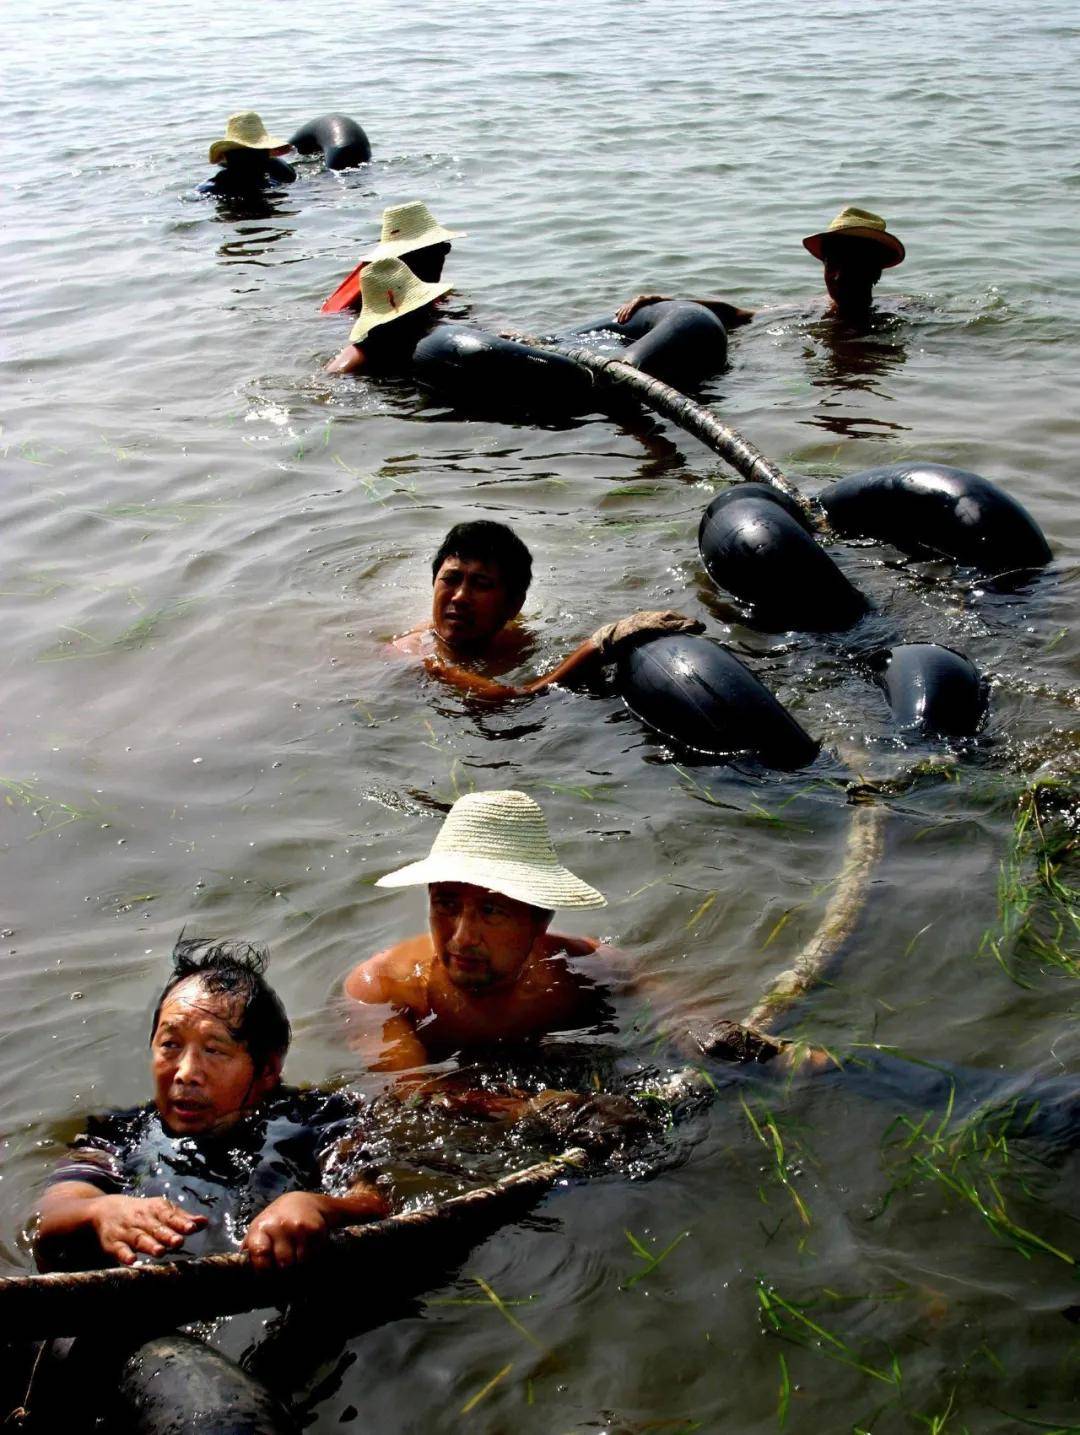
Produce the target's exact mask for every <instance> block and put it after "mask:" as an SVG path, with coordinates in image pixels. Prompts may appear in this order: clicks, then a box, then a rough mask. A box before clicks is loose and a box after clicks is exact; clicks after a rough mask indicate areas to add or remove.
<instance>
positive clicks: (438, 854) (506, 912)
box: [345, 792, 606, 1071]
mask: <svg viewBox="0 0 1080 1435" xmlns="http://www.w3.org/2000/svg"><path fill="white" fill-rule="evenodd" d="M376 885H377V886H379V887H414V886H426V887H427V892H428V931H426V932H422V933H418V934H417V935H416V936H413V937H407V938H406V939H405V940H404V941H401V942H397V943H395V944H394V946H392V947H388V948H387V949H386V950H385V951H382V952H378V953H376V954H375V955H374V956H372V957H369V958H368V959H367V960H366V961H364V962H361V963H360V964H359V966H357V967H354V968H353V970H352V971H351V972H350V973H349V975H348V977H347V978H346V981H345V992H346V995H347V996H348V997H349V998H351V999H352V1001H354V1002H357V1003H360V1004H362V1007H358V1008H357V1009H356V1011H357V1014H361V1012H362V1011H365V1010H367V1009H374V1010H373V1012H369V1013H368V1014H369V1015H374V1016H375V1018H376V1020H377V1021H378V1023H379V1025H380V1029H379V1031H378V1032H377V1033H376V1035H375V1039H374V1041H372V1042H367V1043H365V1044H366V1045H367V1046H368V1048H369V1050H368V1051H367V1054H368V1055H369V1056H370V1058H371V1061H370V1064H371V1067H372V1069H373V1070H378V1071H404V1070H408V1069H411V1068H414V1067H418V1066H423V1065H425V1064H426V1063H427V1062H429V1061H433V1060H441V1059H442V1058H443V1057H445V1056H446V1055H448V1054H449V1053H452V1052H455V1051H458V1050H461V1049H463V1048H469V1047H477V1046H482V1047H487V1046H491V1045H493V1044H496V1043H499V1042H521V1041H524V1040H527V1039H529V1038H533V1037H537V1036H540V1035H542V1034H544V1033H546V1032H550V1031H558V1030H567V1029H570V1028H573V1027H576V1026H581V1025H584V1024H586V1023H588V1022H589V1021H590V1020H591V1019H593V1016H592V1014H593V1013H594V1012H595V1009H596V996H597V987H596V983H595V982H594V981H593V980H592V979H591V978H590V977H589V976H588V975H587V974H586V973H584V972H582V971H580V970H579V969H578V968H577V967H576V965H575V959H577V958H581V957H589V956H592V955H594V954H595V953H596V952H597V950H598V948H599V946H600V943H599V942H598V941H596V940H595V939H593V938H591V937H567V936H561V935H559V934H557V933H555V932H551V931H549V927H550V924H551V920H552V917H553V915H554V913H555V911H556V910H564V911H565V910H574V911H577V910H583V909H590V908H595V907H603V906H605V905H606V899H605V898H604V897H602V896H601V894H600V893H599V892H598V891H597V890H596V889H595V888H594V887H590V886H589V884H588V883H587V882H583V881H582V880H581V878H579V877H576V876H575V875H574V874H573V873H572V872H570V871H569V870H568V869H567V868H566V867H565V866H563V864H562V863H561V862H560V861H559V859H558V856H557V855H556V852H555V848H554V845H553V844H552V841H551V837H550V835H549V833H548V828H547V823H546V821H545V820H544V814H543V812H542V811H541V810H540V808H539V806H538V805H537V804H536V803H535V802H534V801H533V800H532V798H531V797H528V796H527V795H526V794H525V793H523V792H474V793H469V794H467V795H466V796H465V797H461V798H459V799H458V800H457V802H455V803H454V805H453V806H452V807H451V808H450V811H449V812H448V814H447V816H446V819H445V821H444V823H443V825H442V827H441V829H440V831H439V833H438V835H437V836H436V838H435V841H434V843H433V844H432V847H431V851H430V853H429V854H428V856H427V857H425V858H423V859H422V860H420V861H418V862H412V863H410V864H409V865H408V866H406V867H402V868H400V869H398V870H397V871H395V872H390V873H387V875H386V876H384V877H381V878H380V879H379V881H378V882H377V883H376Z"/></svg>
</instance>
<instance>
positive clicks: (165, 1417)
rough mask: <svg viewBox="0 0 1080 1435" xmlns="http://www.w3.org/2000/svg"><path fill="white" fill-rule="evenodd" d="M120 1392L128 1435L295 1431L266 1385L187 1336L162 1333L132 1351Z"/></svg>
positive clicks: (278, 1434) (288, 1434)
mask: <svg viewBox="0 0 1080 1435" xmlns="http://www.w3.org/2000/svg"><path fill="white" fill-rule="evenodd" d="M119 1395H120V1401H121V1406H122V1409H123V1413H124V1415H125V1417H126V1419H125V1423H124V1426H123V1428H124V1430H127V1431H131V1432H133V1435H297V1432H298V1430H299V1427H298V1426H297V1425H296V1423H295V1421H294V1420H293V1419H292V1417H291V1416H290V1415H289V1414H288V1413H287V1412H286V1410H285V1409H284V1407H283V1406H281V1405H280V1404H279V1403H278V1401H277V1400H275V1399H274V1397H273V1396H272V1395H271V1394H270V1392H269V1391H268V1390H267V1389H266V1387H265V1386H263V1385H260V1384H259V1382H258V1381H256V1380H254V1379H252V1377H251V1376H250V1375H248V1374H247V1372H246V1371H244V1370H241V1368H240V1367H239V1366H238V1365H236V1364H235V1363H234V1362H233V1361H231V1360H229V1359H227V1357H226V1356H224V1355H221V1354H219V1352H218V1351H216V1350H214V1349H212V1347H210V1346H209V1345H206V1344H205V1343H204V1342H203V1341H201V1340H196V1339H194V1337H192V1336H189V1335H179V1334H177V1335H163V1336H159V1337H158V1338H157V1339H155V1340H148V1341H147V1342H146V1343H145V1344H144V1345H141V1346H140V1347H139V1348H138V1350H136V1351H134V1352H133V1353H132V1354H131V1355H130V1356H129V1357H128V1359H127V1361H126V1362H125V1364H124V1368H123V1370H122V1371H121V1374H120V1383H119Z"/></svg>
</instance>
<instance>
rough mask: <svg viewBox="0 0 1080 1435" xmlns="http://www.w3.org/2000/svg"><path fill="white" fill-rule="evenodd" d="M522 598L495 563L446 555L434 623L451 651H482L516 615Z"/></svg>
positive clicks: (435, 589) (437, 587) (433, 608)
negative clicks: (511, 588)
mask: <svg viewBox="0 0 1080 1435" xmlns="http://www.w3.org/2000/svg"><path fill="white" fill-rule="evenodd" d="M522 601H523V597H522V595H520V594H517V593H511V592H510V590H509V588H508V587H507V585H506V580H505V578H504V577H503V575H502V572H501V570H500V569H499V568H498V566H497V565H496V564H494V563H485V562H483V560H481V559H479V558H455V557H449V558H444V559H443V561H442V563H441V565H440V566H439V571H438V572H437V573H436V575H435V583H434V587H433V589H432V598H431V626H432V628H433V629H434V631H435V635H436V637H437V638H438V639H439V641H440V642H441V643H443V644H444V645H445V646H446V647H447V648H448V649H450V650H451V651H452V652H456V653H476V652H481V651H483V650H484V649H485V648H487V647H488V646H489V645H490V644H491V642H492V641H493V639H494V638H495V636H496V634H497V633H499V632H501V630H502V629H503V628H504V627H505V626H506V624H507V623H509V622H510V620H511V618H515V617H516V616H517V614H518V613H519V612H520V611H521V604H522Z"/></svg>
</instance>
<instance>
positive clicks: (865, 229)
mask: <svg viewBox="0 0 1080 1435" xmlns="http://www.w3.org/2000/svg"><path fill="white" fill-rule="evenodd" d="M838 234H844V235H847V236H848V237H849V238H851V239H870V240H872V241H873V242H874V243H875V244H879V245H880V246H881V248H882V249H884V250H886V251H887V256H886V255H882V257H881V267H882V269H891V268H892V267H893V265H894V264H901V263H903V260H904V246H903V245H902V244H901V243H900V241H899V239H897V237H896V235H895V234H890V233H889V231H888V230H887V229H886V228H885V221H884V220H883V219H882V217H881V215H880V214H871V213H870V211H869V210H868V209H856V208H855V206H854V205H851V204H849V205H848V206H847V208H846V209H842V210H841V211H840V213H839V214H838V215H837V216H836V218H835V219H834V220H833V221H832V223H831V224H830V225H829V227H828V229H825V230H822V232H821V233H820V234H808V235H807V236H806V238H805V239H804V240H803V245H804V247H805V248H806V249H809V251H810V253H811V254H812V255H813V256H814V258H815V259H820V260H822V262H824V258H825V256H824V254H823V253H822V250H821V245H822V241H823V240H825V239H829V238H831V237H832V236H833V235H838Z"/></svg>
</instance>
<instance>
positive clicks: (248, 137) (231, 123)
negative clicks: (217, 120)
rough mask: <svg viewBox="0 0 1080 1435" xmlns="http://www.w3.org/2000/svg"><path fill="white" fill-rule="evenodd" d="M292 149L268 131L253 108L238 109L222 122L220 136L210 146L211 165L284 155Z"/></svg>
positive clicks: (263, 159) (260, 160)
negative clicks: (223, 126)
mask: <svg viewBox="0 0 1080 1435" xmlns="http://www.w3.org/2000/svg"><path fill="white" fill-rule="evenodd" d="M290 149H292V145H290V144H289V142H288V140H283V139H281V138H279V137H278V136H275V135H271V134H268V133H267V130H266V126H265V125H264V124H263V122H262V120H261V118H260V117H259V116H258V115H257V114H256V113H255V111H254V110H239V111H238V112H237V113H236V114H235V115H230V116H229V118H228V120H227V121H226V123H225V134H224V137H223V138H222V139H219V140H214V142H213V144H212V145H211V146H210V163H211V164H230V163H240V164H242V163H245V162H253V163H256V164H257V163H261V162H264V161H265V160H266V159H268V158H269V157H270V156H271V155H277V154H285V152H286V151H287V150H290Z"/></svg>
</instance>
